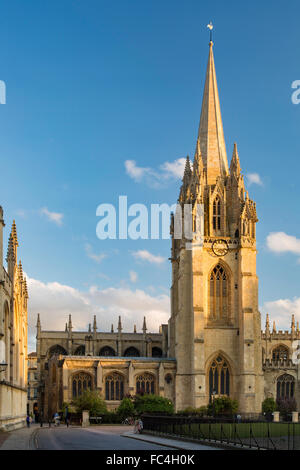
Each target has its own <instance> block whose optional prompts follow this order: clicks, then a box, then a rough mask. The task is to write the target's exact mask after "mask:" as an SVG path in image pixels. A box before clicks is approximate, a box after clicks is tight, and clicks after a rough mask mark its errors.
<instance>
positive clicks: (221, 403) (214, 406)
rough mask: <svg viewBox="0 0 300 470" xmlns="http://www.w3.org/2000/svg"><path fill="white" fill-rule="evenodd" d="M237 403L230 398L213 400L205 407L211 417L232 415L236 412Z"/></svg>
mask: <svg viewBox="0 0 300 470" xmlns="http://www.w3.org/2000/svg"><path fill="white" fill-rule="evenodd" d="M238 407H239V405H238V402H237V400H233V399H232V398H230V397H218V398H215V399H214V400H213V401H212V402H211V403H210V404H209V405H208V407H207V409H208V414H210V415H212V416H220V415H233V414H235V413H237V411H238Z"/></svg>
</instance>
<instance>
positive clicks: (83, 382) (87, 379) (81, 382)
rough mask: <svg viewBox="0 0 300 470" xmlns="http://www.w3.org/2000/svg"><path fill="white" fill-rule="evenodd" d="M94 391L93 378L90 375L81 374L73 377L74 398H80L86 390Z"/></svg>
mask: <svg viewBox="0 0 300 470" xmlns="http://www.w3.org/2000/svg"><path fill="white" fill-rule="evenodd" d="M91 389H92V377H91V376H90V375H89V374H86V373H84V372H80V373H79V374H76V375H73V378H72V395H73V398H76V397H80V396H81V395H82V394H83V392H85V391H86V390H91Z"/></svg>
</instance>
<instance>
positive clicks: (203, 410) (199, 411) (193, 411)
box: [177, 406, 207, 416]
mask: <svg viewBox="0 0 300 470" xmlns="http://www.w3.org/2000/svg"><path fill="white" fill-rule="evenodd" d="M177 414H178V415H200V416H206V415H207V406H200V408H193V407H192V406H188V407H187V408H185V409H184V410H180V411H178V412H177Z"/></svg>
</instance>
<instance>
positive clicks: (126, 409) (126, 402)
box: [117, 397, 135, 420]
mask: <svg viewBox="0 0 300 470" xmlns="http://www.w3.org/2000/svg"><path fill="white" fill-rule="evenodd" d="M134 411H135V410H134V404H133V403H132V400H130V398H126V397H125V398H123V400H122V401H121V403H120V406H119V408H118V410H117V413H118V415H119V417H120V418H121V420H123V419H125V418H128V417H132V416H134Z"/></svg>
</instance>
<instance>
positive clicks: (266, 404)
mask: <svg viewBox="0 0 300 470" xmlns="http://www.w3.org/2000/svg"><path fill="white" fill-rule="evenodd" d="M261 409H262V412H263V413H266V414H270V413H273V411H276V402H275V400H274V398H271V397H270V398H265V399H264V401H263V402H262V405H261Z"/></svg>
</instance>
